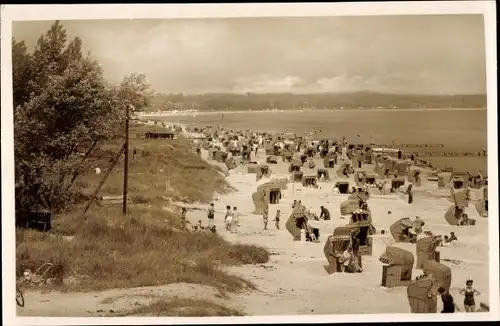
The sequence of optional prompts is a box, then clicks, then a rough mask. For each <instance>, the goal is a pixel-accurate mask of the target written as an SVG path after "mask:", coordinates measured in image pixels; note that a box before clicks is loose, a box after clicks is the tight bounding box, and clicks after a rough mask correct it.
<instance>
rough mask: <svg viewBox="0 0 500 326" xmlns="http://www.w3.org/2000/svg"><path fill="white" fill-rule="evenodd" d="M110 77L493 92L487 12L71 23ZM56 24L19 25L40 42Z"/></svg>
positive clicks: (263, 88) (316, 88)
mask: <svg viewBox="0 0 500 326" xmlns="http://www.w3.org/2000/svg"><path fill="white" fill-rule="evenodd" d="M62 23H63V25H64V26H65V27H66V29H67V31H68V38H72V37H75V36H80V37H81V38H82V40H83V46H84V49H85V50H91V51H92V55H93V56H94V57H95V58H96V59H98V60H99V61H100V62H101V64H102V66H103V69H104V73H105V77H106V78H108V79H109V80H110V81H114V82H117V81H120V80H121V79H122V78H123V76H125V75H126V74H128V73H130V72H134V71H142V72H144V73H145V74H146V75H147V76H148V79H149V81H150V82H151V84H152V85H153V87H154V88H155V89H156V90H157V91H161V92H167V93H179V92H185V93H204V92H232V91H234V92H322V91H325V92H326V91H328V92H349V91H358V90H371V91H383V92H408V93H429V92H430V93H473V92H485V91H486V63H485V56H486V55H485V48H484V43H485V36H484V24H483V20H482V17H481V16H480V15H448V16H444V15H443V16H436V15H427V16H404V17H403V16H359V17H355V16H351V17H317V18H245V19H242V18H239V19H178V20H173V19H170V20H119V21H110V20H108V21H105V20H102V21H99V20H97V21H96V20H94V21H63V22H62ZM49 26H50V22H15V23H14V24H13V34H14V36H15V37H16V38H17V39H25V40H27V42H28V44H31V46H34V44H35V43H36V38H38V36H40V34H42V33H43V32H44V31H46V30H47V29H48V27H49Z"/></svg>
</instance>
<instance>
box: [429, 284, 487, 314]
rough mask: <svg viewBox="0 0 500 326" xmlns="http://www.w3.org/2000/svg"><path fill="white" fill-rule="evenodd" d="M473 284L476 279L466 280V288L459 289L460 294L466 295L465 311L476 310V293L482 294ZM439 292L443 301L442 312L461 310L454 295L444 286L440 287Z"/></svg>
mask: <svg viewBox="0 0 500 326" xmlns="http://www.w3.org/2000/svg"><path fill="white" fill-rule="evenodd" d="M473 284H474V281H473V280H470V279H469V280H467V281H466V282H465V288H463V289H461V290H460V291H458V293H459V294H461V295H463V296H464V309H465V312H476V301H475V299H474V297H475V296H476V295H481V293H480V292H479V291H477V290H476V289H474V288H473V287H472V285H473ZM438 294H439V295H440V296H441V300H442V302H443V310H441V313H454V312H455V310H456V311H460V309H458V307H457V305H456V303H455V300H454V298H453V296H452V295H451V294H450V292H449V291H447V290H446V289H445V288H444V287H439V289H438Z"/></svg>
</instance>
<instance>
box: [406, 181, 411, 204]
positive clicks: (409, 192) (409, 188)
mask: <svg viewBox="0 0 500 326" xmlns="http://www.w3.org/2000/svg"><path fill="white" fill-rule="evenodd" d="M412 187H413V184H411V183H410V184H409V185H408V189H406V194H407V195H408V204H411V203H413V191H412Z"/></svg>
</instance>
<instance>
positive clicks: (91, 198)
mask: <svg viewBox="0 0 500 326" xmlns="http://www.w3.org/2000/svg"><path fill="white" fill-rule="evenodd" d="M124 151H125V144H123V146H122V148H121V149H120V151H119V152H118V154H117V155H116V157H115V160H114V161H113V164H112V165H111V167H110V168H109V169H108V171H107V172H106V175H105V176H104V177H103V178H102V180H101V182H100V183H99V185H98V186H97V188H96V190H95V191H94V193H93V194H92V196H91V197H90V199H89V201H88V202H87V205H85V208H84V209H83V214H85V213H86V212H87V210H88V209H89V207H90V204H92V202H93V201H94V199H95V197H96V196H97V194H98V193H99V190H101V188H102V186H103V185H104V182H106V179H108V177H109V175H110V174H111V171H113V168H114V167H115V165H116V163H118V160H119V159H120V156H122V154H123V152H124Z"/></svg>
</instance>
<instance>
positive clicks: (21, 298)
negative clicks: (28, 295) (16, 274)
mask: <svg viewBox="0 0 500 326" xmlns="http://www.w3.org/2000/svg"><path fill="white" fill-rule="evenodd" d="M16 303H17V305H18V306H19V307H24V296H23V293H22V292H21V290H20V289H19V288H18V287H17V286H16Z"/></svg>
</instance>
